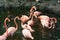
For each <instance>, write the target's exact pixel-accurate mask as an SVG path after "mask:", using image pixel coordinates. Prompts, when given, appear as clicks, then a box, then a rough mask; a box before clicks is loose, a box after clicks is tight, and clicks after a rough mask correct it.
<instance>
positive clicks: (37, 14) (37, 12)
mask: <svg viewBox="0 0 60 40" xmlns="http://www.w3.org/2000/svg"><path fill="white" fill-rule="evenodd" d="M40 14H42V12H39V11H37V8H36V6H32V8H31V9H30V17H31V16H32V19H33V16H34V17H35V18H37V17H38V16H39V15H40Z"/></svg>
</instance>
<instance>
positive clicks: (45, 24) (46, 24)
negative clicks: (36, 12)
mask: <svg viewBox="0 0 60 40" xmlns="http://www.w3.org/2000/svg"><path fill="white" fill-rule="evenodd" d="M38 18H39V19H40V21H41V24H42V26H43V28H44V27H47V28H50V27H49V19H50V18H49V17H48V16H46V15H41V16H39V17H38Z"/></svg>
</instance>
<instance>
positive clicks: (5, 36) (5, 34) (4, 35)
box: [0, 18, 10, 40]
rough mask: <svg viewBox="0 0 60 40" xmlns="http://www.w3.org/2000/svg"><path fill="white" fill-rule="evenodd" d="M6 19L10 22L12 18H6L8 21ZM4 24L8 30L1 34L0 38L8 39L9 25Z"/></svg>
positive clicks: (2, 39)
mask: <svg viewBox="0 0 60 40" xmlns="http://www.w3.org/2000/svg"><path fill="white" fill-rule="evenodd" d="M6 21H9V22H10V20H9V19H8V18H6V19H5V21H4V22H6ZM4 26H5V28H6V32H5V33H4V34H3V35H1V36H0V40H6V39H7V37H8V31H7V26H6V25H5V24H4Z"/></svg>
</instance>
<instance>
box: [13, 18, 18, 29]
mask: <svg viewBox="0 0 60 40" xmlns="http://www.w3.org/2000/svg"><path fill="white" fill-rule="evenodd" d="M17 18H18V17H16V18H15V19H14V23H15V25H16V30H17V29H18V24H17V22H16V19H17Z"/></svg>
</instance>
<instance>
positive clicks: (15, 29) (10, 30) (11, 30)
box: [4, 16, 19, 36]
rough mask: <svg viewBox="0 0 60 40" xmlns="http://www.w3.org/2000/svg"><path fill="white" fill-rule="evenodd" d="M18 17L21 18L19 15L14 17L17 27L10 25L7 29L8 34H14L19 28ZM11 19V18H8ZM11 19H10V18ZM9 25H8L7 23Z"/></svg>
mask: <svg viewBox="0 0 60 40" xmlns="http://www.w3.org/2000/svg"><path fill="white" fill-rule="evenodd" d="M16 18H18V19H19V17H18V16H17V17H15V18H14V23H15V25H16V28H15V27H9V28H8V29H7V31H8V36H10V35H11V36H13V34H14V33H15V32H16V31H17V29H18V25H17V23H16V21H15V20H16ZM8 19H9V18H8ZM9 20H10V19H9ZM4 23H5V24H6V21H5V22H4ZM6 26H7V25H6Z"/></svg>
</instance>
